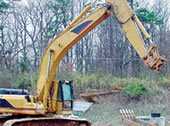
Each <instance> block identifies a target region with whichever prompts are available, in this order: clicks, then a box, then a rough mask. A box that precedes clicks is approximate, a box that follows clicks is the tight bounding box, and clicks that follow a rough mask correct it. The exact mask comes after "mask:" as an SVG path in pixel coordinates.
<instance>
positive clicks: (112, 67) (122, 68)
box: [0, 0, 170, 76]
mask: <svg viewBox="0 0 170 126" xmlns="http://www.w3.org/2000/svg"><path fill="white" fill-rule="evenodd" d="M149 3H150V2H149V0H148V1H143V0H129V4H130V6H131V7H132V8H133V9H134V11H135V12H136V14H137V16H138V17H139V19H140V20H141V21H142V23H143V24H144V26H145V27H146V29H147V31H148V32H149V33H150V34H151V35H152V40H153V42H154V43H155V44H157V45H158V46H159V50H160V52H161V54H164V55H166V57H167V58H169V57H168V54H169V52H170V48H169V46H170V43H169V41H170V29H169V28H170V27H169V17H170V10H169V8H168V0H155V1H154V3H152V4H153V5H149ZM86 4H87V1H86V0H81V1H80V0H46V1H43V0H36V1H34V0H29V1H27V3H24V2H23V1H14V0H0V71H4V70H7V71H9V72H11V73H24V72H36V71H37V70H38V66H39V64H40V61H41V57H42V56H43V53H44V50H45V48H46V47H47V45H48V44H49V43H50V40H51V39H52V38H53V37H54V36H55V35H57V34H59V33H60V32H62V31H63V29H64V28H65V27H66V26H67V24H68V23H69V22H70V21H71V20H72V19H74V18H75V17H76V16H78V14H79V13H80V11H81V10H82V8H83V7H84V6H85V5H86ZM142 64H143V63H142V62H141V60H140V58H139V56H138V55H137V53H136V52H135V51H134V49H133V48H132V46H131V45H130V44H129V43H128V41H127V39H126V38H125V37H124V35H123V33H122V31H121V27H120V25H119V24H118V22H117V20H116V18H115V17H114V16H112V17H110V18H109V19H108V20H106V21H104V22H103V23H102V24H100V25H99V26H98V27H97V28H95V29H94V30H93V31H92V32H90V33H89V34H88V35H87V36H86V37H84V38H83V39H82V40H81V41H80V43H79V44H77V45H76V46H75V47H74V48H73V49H71V50H70V51H69V52H68V54H67V55H66V56H65V58H64V59H63V60H62V62H61V64H60V71H61V72H62V71H68V72H71V71H78V72H81V73H95V72H97V71H102V72H106V73H111V74H113V75H115V76H140V75H141V73H143V74H145V73H146V68H145V67H144V66H143V65H142ZM169 72H170V68H169V67H168V65H167V66H166V68H165V69H164V73H169Z"/></svg>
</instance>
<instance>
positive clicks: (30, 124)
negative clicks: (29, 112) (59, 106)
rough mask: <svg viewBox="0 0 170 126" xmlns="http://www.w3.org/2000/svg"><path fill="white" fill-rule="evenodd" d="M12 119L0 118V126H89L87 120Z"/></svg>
mask: <svg viewBox="0 0 170 126" xmlns="http://www.w3.org/2000/svg"><path fill="white" fill-rule="evenodd" d="M14 118H15V117H12V116H11V117H1V118H0V126H91V124H90V123H89V122H88V121H87V120H85V119H80V118H75V117H74V118H73V117H59V116H55V117H35V118H28V117H27V118H18V119H14Z"/></svg>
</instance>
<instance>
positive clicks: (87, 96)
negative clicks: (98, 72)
mask: <svg viewBox="0 0 170 126" xmlns="http://www.w3.org/2000/svg"><path fill="white" fill-rule="evenodd" d="M113 93H120V90H112V91H98V90H96V91H92V92H85V93H81V94H80V97H82V98H83V99H84V100H86V101H88V102H94V103H95V102H97V100H98V99H97V97H100V96H106V95H112V94H113Z"/></svg>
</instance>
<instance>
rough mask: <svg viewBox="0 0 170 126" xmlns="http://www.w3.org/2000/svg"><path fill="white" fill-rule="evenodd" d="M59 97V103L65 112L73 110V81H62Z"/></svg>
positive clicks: (60, 82)
mask: <svg viewBox="0 0 170 126" xmlns="http://www.w3.org/2000/svg"><path fill="white" fill-rule="evenodd" d="M57 96H58V98H57V99H58V101H59V102H61V103H62V109H63V111H68V110H72V109H73V99H74V94H73V81H66V80H60V81H59V91H58V95H57Z"/></svg>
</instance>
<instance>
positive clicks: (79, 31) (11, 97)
mask: <svg viewBox="0 0 170 126" xmlns="http://www.w3.org/2000/svg"><path fill="white" fill-rule="evenodd" d="M112 15H114V16H116V18H117V20H118V22H119V24H120V25H121V28H122V30H123V32H124V34H125V36H126V38H127V39H128V40H129V42H130V43H131V45H132V46H133V47H134V49H135V50H136V52H137V53H138V55H139V56H140V58H141V59H142V60H143V61H144V63H145V64H146V66H148V67H149V68H151V69H152V70H157V71H159V70H160V67H161V66H162V65H163V64H164V63H165V62H166V59H165V58H163V57H162V56H160V55H159V52H158V49H157V46H155V45H149V44H150V43H152V41H151V36H150V35H149V34H148V33H147V31H146V30H145V28H144V26H143V25H142V23H141V22H140V21H139V19H138V17H137V16H136V14H135V13H134V11H133V10H132V9H131V7H130V6H129V4H128V2H127V0H105V1H103V3H101V2H98V1H97V0H96V1H94V2H92V3H90V4H88V5H86V6H85V7H84V9H83V10H82V12H81V13H80V15H79V16H78V17H76V18H75V19H74V20H73V21H72V22H71V23H70V24H68V26H67V27H66V28H65V30H64V31H63V32H62V33H60V34H59V35H58V36H56V37H54V39H53V40H52V41H51V43H50V44H49V45H48V47H47V48H46V50H45V53H44V55H43V57H42V60H41V64H40V70H39V78H38V81H37V94H36V96H32V95H29V94H27V93H26V94H22V93H19V94H17V93H11V94H10V93H4V94H1V95H0V113H2V115H1V117H0V126H1V125H3V126H47V125H48V126H51V125H53V126H90V123H89V122H88V121H86V120H84V119H79V118H76V117H74V116H71V115H72V114H71V110H72V108H73V88H72V81H59V80H56V76H57V72H58V67H59V63H60V61H61V60H62V58H63V57H64V56H65V55H66V53H67V52H68V51H69V49H71V48H72V47H73V46H74V45H75V44H77V43H78V42H79V40H80V39H81V38H82V37H83V36H85V35H86V34H87V33H88V32H90V31H91V30H92V29H94V28H95V27H96V26H97V25H99V24H100V23H101V22H102V21H104V20H106V19H107V18H108V17H110V16H112ZM108 30H109V29H108ZM145 40H149V41H150V42H149V43H147V44H145V42H144V41H145ZM16 92H17V91H16ZM7 115H8V116H7Z"/></svg>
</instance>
